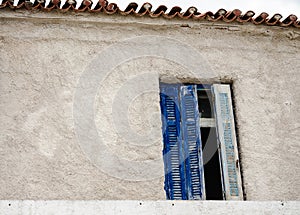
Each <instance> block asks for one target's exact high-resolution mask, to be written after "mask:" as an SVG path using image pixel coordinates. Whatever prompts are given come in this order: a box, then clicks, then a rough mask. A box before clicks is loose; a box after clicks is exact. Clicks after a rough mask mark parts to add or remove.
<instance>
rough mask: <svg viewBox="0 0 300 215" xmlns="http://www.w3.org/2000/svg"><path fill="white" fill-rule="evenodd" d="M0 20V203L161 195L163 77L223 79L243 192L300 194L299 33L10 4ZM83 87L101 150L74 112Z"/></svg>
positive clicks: (270, 196) (269, 196) (279, 196)
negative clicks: (231, 106) (229, 88)
mask: <svg viewBox="0 0 300 215" xmlns="http://www.w3.org/2000/svg"><path fill="white" fill-rule="evenodd" d="M0 24H1V30H0V75H1V76H0V92H1V93H0V96H1V98H0V101H1V106H0V122H1V123H0V130H1V136H0V144H1V147H0V161H1V162H0V169H1V175H0V199H80V200H81V199H154V200H156V199H165V194H164V190H163V180H164V179H163V175H162V173H163V161H162V155H161V150H162V135H161V119H160V107H159V94H158V93H159V80H160V79H161V80H169V79H170V78H172V77H173V78H177V79H178V80H180V81H183V82H197V83H200V82H220V81H222V82H232V83H233V93H234V101H235V104H236V115H237V119H236V121H237V127H238V137H239V144H240V153H241V155H240V156H241V157H240V159H241V165H242V170H243V172H242V174H243V182H244V189H245V193H246V197H247V199H248V200H300V195H299V192H300V179H299V178H300V169H299V164H300V145H299V141H300V129H299V128H300V122H299V119H300V113H299V103H300V96H299V93H298V92H299V90H300V85H299V83H298V82H299V79H300V73H299V71H300V62H299V59H300V52H299V48H300V31H299V30H297V29H295V28H280V27H266V26H254V25H253V24H245V25H239V24H236V23H231V24H228V23H223V22H220V23H219V22H218V23H212V22H194V21H182V20H177V19H174V20H166V19H150V18H134V17H130V16H129V17H123V16H107V15H91V14H89V13H86V14H82V13H78V14H77V13H76V14H75V13H74V14H73V13H67V14H61V13H55V12H53V13H38V12H35V13H31V12H28V11H16V12H13V11H8V10H7V11H4V12H1V15H0ZM187 24H188V25H187ZM150 35H152V36H151V37H149V36H150ZM137 36H139V37H138V38H136V39H132V38H135V37H137ZM157 36H163V37H167V38H169V39H167V40H165V39H164V38H160V37H157ZM149 38H150V39H149ZM151 38H156V39H155V40H156V41H163V42H164V43H163V44H161V45H160V46H157V45H156V43H155V40H153V41H151ZM128 39H129V40H128ZM124 40H128V41H126V42H124ZM174 40H177V42H174ZM120 41H123V42H121V43H120ZM167 41H170V42H169V43H168V42H167ZM150 42H153V46H152V43H150ZM118 44H120V46H119V47H123V48H126V49H122V52H121V53H119V52H118V49H117V48H116V47H118ZM176 44H177V45H176ZM167 45H170V46H167ZM189 46H191V47H193V48H195V49H197V51H198V52H196V51H194V50H193V49H192V48H190V47H189ZM111 47H113V48H111ZM177 47H180V49H178V48H177ZM183 47H187V49H183ZM107 48H108V49H107ZM145 48H147V49H148V50H150V51H149V53H151V56H149V57H140V58H134V59H127V61H124V62H122V63H121V64H117V65H115V67H112V68H109V70H107V68H106V70H103V67H102V66H104V67H105V65H108V64H109V62H110V61H109V59H115V58H116V57H115V56H119V55H121V57H120V58H122V56H130V55H131V53H135V54H136V55H137V56H139V55H143V53H145ZM120 49H121V48H120ZM116 50H117V51H116ZM124 50H127V51H124ZM187 50H191V51H190V52H187ZM103 51H105V52H104V53H107V55H106V56H108V57H107V58H101V56H102V55H101V53H103ZM147 53H148V52H147ZM160 53H167V54H166V55H170V56H173V58H174V59H182V60H181V61H180V60H178V61H180V63H178V62H176V61H175V62H174V61H173V62H172V61H170V60H168V59H166V58H164V57H161V56H159V55H160ZM157 55H158V56H159V58H158V57H155V56H157ZM102 57H103V56H102ZM117 58H118V57H117ZM195 59H198V60H197V62H196V61H195ZM101 60H103V61H101ZM191 62H192V63H191ZM194 63H195V64H194ZM109 65H111V64H109ZM184 66H186V67H189V66H190V67H191V68H185V67H184ZM197 66H199V70H198V71H196V70H195V67H197ZM89 71H94V73H92V74H91V76H90V78H89V76H88V75H87V74H89ZM97 71H99V73H97ZM82 77H85V78H86V77H87V78H88V79H84V81H83V82H84V84H82V79H83V78H82ZM95 80H96V81H97V82H95ZM99 80H100V81H99ZM94 82H95V83H96V85H93V84H94ZM91 83H93V84H91ZM85 84H87V85H86V86H87V88H88V87H91V86H93V87H94V88H95V87H96V89H94V90H95V91H93V92H96V93H95V95H92V96H91V98H93V101H92V103H91V104H87V105H92V106H93V107H94V112H93V113H92V116H93V120H94V125H93V126H94V128H96V129H95V130H96V132H97V133H96V134H97V135H98V138H99V140H101V144H102V145H101V147H100V146H99V145H95V144H97V143H95V144H94V143H92V142H93V139H92V137H93V136H94V135H95V133H93V132H92V130H93V129H92V127H93V126H92V125H91V126H90V127H89V125H86V124H85V119H81V118H80V117H79V118H76V117H78V115H76V114H77V113H78V111H79V112H80V111H82V112H84V111H85V110H86V109H87V108H86V107H85V106H84V104H82V103H80V101H79V103H78V101H76V99H77V98H78V97H76V95H78V94H79V95H80V93H82V92H86V91H85V90H86V89H85ZM137 89H141V90H138V91H137ZM76 93H77V94H76ZM87 96H90V95H87ZM76 104H79V105H81V106H80V107H79V108H78V107H76ZM79 115H80V113H79ZM78 129H79V130H81V131H85V132H83V135H82V134H81V135H78V132H77V131H78ZM85 134H86V135H85ZM89 138H90V139H91V141H90V142H89V141H87V140H89ZM86 143H87V144H86ZM90 143H91V144H90ZM93 144H94V145H93ZM110 156H113V157H115V159H114V160H110V159H109V157H110ZM112 162H113V164H114V165H111V164H112ZM125 164H126V165H125ZM148 164H149V165H148ZM115 166H118V168H115ZM147 166H149V168H147ZM142 167H146V168H142ZM142 171H143V172H142Z"/></svg>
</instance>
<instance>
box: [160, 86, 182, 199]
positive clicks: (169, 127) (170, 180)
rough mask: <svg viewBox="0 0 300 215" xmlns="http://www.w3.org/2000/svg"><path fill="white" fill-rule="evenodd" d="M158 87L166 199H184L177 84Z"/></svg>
mask: <svg viewBox="0 0 300 215" xmlns="http://www.w3.org/2000/svg"><path fill="white" fill-rule="evenodd" d="M160 88H161V89H160V91H161V93H160V100H161V111H162V122H163V139H164V149H163V155H164V164H165V190H166V194H167V199H178V200H181V199H186V188H185V174H184V161H183V156H182V155H183V152H182V150H183V149H182V140H181V132H180V104H179V85H177V84H172V85H171V84H164V85H161V86H160Z"/></svg>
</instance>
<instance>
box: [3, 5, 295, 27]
mask: <svg viewBox="0 0 300 215" xmlns="http://www.w3.org/2000/svg"><path fill="white" fill-rule="evenodd" d="M0 8H11V9H20V8H26V9H28V10H36V9H39V10H45V11H52V10H58V11H62V12H66V11H75V12H83V11H89V12H94V13H105V14H121V15H130V14H131V15H135V16H150V17H159V16H162V17H164V18H167V19H172V18H174V17H179V18H181V19H194V20H203V19H206V20H208V21H213V22H215V21H224V22H234V21H236V22H240V23H245V22H251V23H253V24H255V25H260V24H265V25H270V26H283V27H287V26H291V27H296V28H300V21H299V20H298V18H297V16H295V15H293V14H291V15H289V16H288V17H286V18H283V17H282V15H281V14H278V13H277V14H274V15H273V16H272V17H269V14H268V13H266V12H263V13H261V14H260V15H258V16H256V17H255V13H254V12H253V11H247V12H246V13H242V11H240V10H238V9H235V10H233V11H226V10H225V9H219V10H218V11H217V12H216V13H213V12H211V11H208V12H206V13H200V12H199V11H198V9H197V8H196V7H189V8H188V9H187V10H186V11H182V8H180V7H177V6H176V7H172V8H171V9H170V11H169V12H168V13H166V11H167V9H168V8H167V7H166V6H165V5H160V6H159V7H157V8H153V7H152V5H151V4H150V3H144V4H143V5H142V7H141V8H140V9H139V10H138V11H137V9H138V4H137V3H134V2H133V3H130V4H128V6H127V7H126V9H125V10H120V9H119V7H118V5H117V4H115V3H108V2H107V1H106V0H0Z"/></svg>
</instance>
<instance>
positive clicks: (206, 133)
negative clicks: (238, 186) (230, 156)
mask: <svg viewBox="0 0 300 215" xmlns="http://www.w3.org/2000/svg"><path fill="white" fill-rule="evenodd" d="M200 130H201V140H202V151H203V158H204V160H209V161H208V162H207V163H205V164H204V180H205V191H206V199H207V200H223V195H222V184H221V171H220V161H219V153H218V150H216V149H217V136H216V129H215V128H201V129H200ZM205 147H206V148H205ZM212 150H213V151H215V153H213V156H212V153H211V151H212ZM208 156H209V157H211V156H212V157H211V158H210V159H209V157H208ZM207 157H208V159H205V158H207Z"/></svg>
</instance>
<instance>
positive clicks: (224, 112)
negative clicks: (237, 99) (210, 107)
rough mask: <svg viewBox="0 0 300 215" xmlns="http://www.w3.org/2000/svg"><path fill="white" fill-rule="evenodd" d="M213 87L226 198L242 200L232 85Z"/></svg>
mask: <svg viewBox="0 0 300 215" xmlns="http://www.w3.org/2000/svg"><path fill="white" fill-rule="evenodd" d="M212 89H213V93H214V97H215V115H216V122H217V131H218V132H217V134H218V139H219V141H220V149H221V159H222V161H221V162H222V169H223V186H224V190H225V195H226V200H242V199H243V192H242V183H241V174H240V168H239V165H238V164H239V158H238V149H237V140H236V134H235V125H234V115H233V109H232V100H231V93H230V86H229V85H227V84H214V85H213V87H212Z"/></svg>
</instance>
